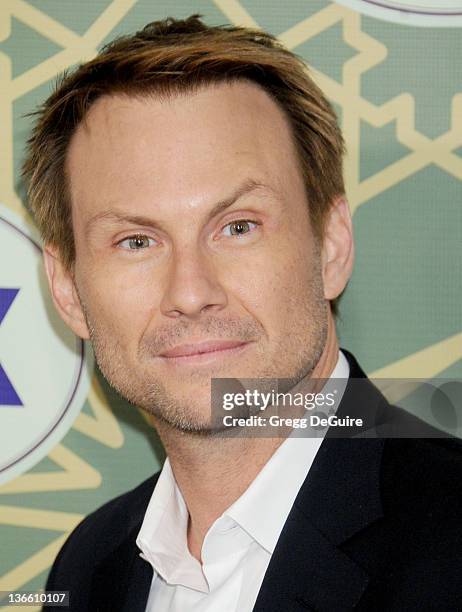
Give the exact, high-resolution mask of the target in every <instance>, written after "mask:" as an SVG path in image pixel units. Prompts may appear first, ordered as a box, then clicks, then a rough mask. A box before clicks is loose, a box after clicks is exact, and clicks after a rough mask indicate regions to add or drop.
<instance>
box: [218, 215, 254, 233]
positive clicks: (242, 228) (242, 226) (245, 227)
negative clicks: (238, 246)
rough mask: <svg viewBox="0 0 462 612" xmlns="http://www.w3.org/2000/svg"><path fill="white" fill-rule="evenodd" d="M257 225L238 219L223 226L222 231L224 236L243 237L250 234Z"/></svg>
mask: <svg viewBox="0 0 462 612" xmlns="http://www.w3.org/2000/svg"><path fill="white" fill-rule="evenodd" d="M257 225H258V223H256V222H255V221H250V219H238V220H236V221H231V223H228V224H227V225H225V227H224V228H223V231H224V233H225V235H226V236H243V235H244V234H248V233H249V232H251V231H252V229H254V228H255V227H257ZM228 230H229V232H228Z"/></svg>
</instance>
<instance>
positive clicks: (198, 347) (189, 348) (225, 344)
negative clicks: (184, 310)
mask: <svg viewBox="0 0 462 612" xmlns="http://www.w3.org/2000/svg"><path fill="white" fill-rule="evenodd" d="M249 344H250V342H243V341H242V340H207V341H205V342H197V343H188V344H181V345H178V346H175V347H174V348H172V349H169V350H168V351H164V352H163V353H161V354H160V355H159V357H160V358H161V359H162V361H164V362H165V363H169V364H172V365H175V364H176V365H183V364H184V365H187V364H191V365H199V364H206V363H211V362H214V361H219V360H221V359H224V358H227V357H232V356H237V355H239V354H240V353H241V352H243V351H244V350H245V348H246V347H247V346H249Z"/></svg>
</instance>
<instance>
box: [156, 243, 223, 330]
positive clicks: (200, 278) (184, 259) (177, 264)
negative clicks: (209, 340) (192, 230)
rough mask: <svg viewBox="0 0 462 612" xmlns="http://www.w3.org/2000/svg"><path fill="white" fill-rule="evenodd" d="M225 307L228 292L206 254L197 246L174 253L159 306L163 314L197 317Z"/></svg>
mask: <svg viewBox="0 0 462 612" xmlns="http://www.w3.org/2000/svg"><path fill="white" fill-rule="evenodd" d="M226 304H227V296H226V292H225V290H224V288H223V287H222V286H221V284H220V282H219V280H218V278H217V274H216V270H215V268H214V266H213V264H212V262H211V261H210V257H208V256H207V254H206V253H203V252H201V250H200V248H198V247H197V246H195V247H188V248H187V249H186V248H182V249H181V250H180V249H178V250H177V251H174V252H173V253H172V258H171V260H170V262H169V269H168V271H167V279H166V284H165V291H164V294H163V296H162V300H161V304H160V310H161V312H162V314H164V315H166V316H168V317H173V318H178V317H180V316H181V315H184V316H186V317H190V318H197V317H198V316H200V314H201V313H202V312H205V311H218V310H221V309H222V308H224V307H225V306H226Z"/></svg>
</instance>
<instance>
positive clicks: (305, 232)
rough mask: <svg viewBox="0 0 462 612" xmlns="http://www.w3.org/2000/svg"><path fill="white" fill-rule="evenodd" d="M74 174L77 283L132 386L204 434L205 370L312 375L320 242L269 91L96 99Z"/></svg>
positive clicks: (318, 342)
mask: <svg viewBox="0 0 462 612" xmlns="http://www.w3.org/2000/svg"><path fill="white" fill-rule="evenodd" d="M67 170H68V175H69V179H70V193H71V200H72V222H73V228H74V234H75V244H76V263H75V285H76V289H77V291H78V295H79V297H80V302H81V304H82V308H83V310H84V313H85V319H86V322H87V327H88V332H89V335H90V337H91V339H92V342H93V346H94V350H95V355H96V359H97V361H98V364H99V366H100V368H101V370H102V372H103V374H104V375H105V376H106V378H107V379H108V380H109V382H110V383H111V384H112V385H113V386H114V387H115V388H116V389H117V390H118V391H119V392H120V393H121V394H122V395H123V396H124V397H126V398H127V399H128V400H130V401H131V402H133V403H135V404H137V405H139V406H141V407H143V408H144V409H145V410H147V411H149V412H150V413H152V414H154V415H156V416H157V417H158V418H161V419H163V420H164V421H167V422H169V423H171V424H172V425H174V426H175V427H177V428H179V429H182V430H187V431H193V430H195V431H198V430H202V431H205V430H207V423H208V421H209V419H210V379H211V378H212V377H236V378H260V377H262V378H263V377H269V378H276V377H281V378H282V377H285V378H293V379H294V380H295V381H297V380H299V379H300V378H301V377H302V376H305V375H306V374H309V373H310V372H311V371H312V369H313V368H314V366H315V365H316V363H317V362H318V360H319V358H320V356H321V353H322V351H323V348H324V344H325V339H326V330H327V314H328V302H327V301H326V300H325V299H324V294H323V286H322V275H321V261H320V252H319V248H318V247H317V245H316V242H315V240H314V237H313V233H312V229H311V227H310V222H309V217H308V211H307V205H308V204H307V202H306V196H305V192H304V187H303V180H302V176H301V173H300V170H299V167H298V164H297V157H296V152H295V147H294V144H293V142H292V140H291V136H290V130H289V127H288V124H287V121H286V119H285V117H284V115H283V113H282V112H281V110H280V109H279V108H278V106H277V105H276V104H275V102H274V101H272V100H271V98H270V97H269V96H268V95H267V94H266V93H265V92H264V91H263V90H262V89H261V88H259V87H258V86H256V85H254V84H251V83H248V82H244V81H240V82H234V83H232V84H220V85H215V86H213V87H206V88H203V89H201V90H200V91H198V92H196V93H194V94H190V93H188V94H183V95H181V96H175V97H173V98H171V99H169V100H165V99H164V100H160V99H156V98H155V96H152V97H146V98H143V99H140V98H129V97H123V96H114V97H105V98H102V99H100V100H99V101H97V102H96V103H95V105H94V106H93V107H92V109H91V110H90V112H89V114H88V117H87V120H86V121H85V123H84V124H82V125H81V126H80V127H79V128H78V130H77V132H76V134H75V135H74V137H73V140H72V142H71V145H70V148H69V153H68V159H67ZM207 343H209V344H207ZM212 349H215V350H212ZM200 351H205V352H201V353H200Z"/></svg>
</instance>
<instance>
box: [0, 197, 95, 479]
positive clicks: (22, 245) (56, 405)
mask: <svg viewBox="0 0 462 612" xmlns="http://www.w3.org/2000/svg"><path fill="white" fill-rule="evenodd" d="M87 353H88V351H87V349H86V346H85V344H84V343H83V342H82V341H81V340H80V339H78V338H76V337H75V336H74V335H73V334H72V332H70V331H69V330H68V329H67V328H66V327H65V325H64V323H62V322H61V320H60V319H59V317H58V315H57V314H56V312H55V310H54V308H53V305H52V304H51V299H50V297H49V293H48V288H47V282H46V278H45V272H44V269H43V263H42V253H41V248H40V244H39V241H38V239H37V237H36V236H35V235H34V233H33V232H32V231H31V229H30V228H28V227H27V226H26V225H25V224H24V223H23V222H22V221H21V220H20V219H19V218H18V217H17V216H16V215H14V214H13V213H12V212H11V211H10V210H9V209H7V208H6V207H5V206H2V205H0V484H1V483H4V482H6V481H8V480H11V479H12V478H14V477H15V476H17V475H19V474H21V473H22V472H24V471H26V470H27V469H29V468H31V467H32V466H33V465H35V464H36V463H37V462H38V461H40V459H42V458H43V457H44V456H45V455H46V454H47V453H48V452H49V451H50V450H51V449H52V448H53V446H54V445H56V444H57V443H58V442H59V441H60V440H61V439H62V438H63V436H64V435H65V434H66V432H67V431H68V429H69V428H70V426H71V425H72V423H73V421H74V419H75V417H76V416H77V414H78V412H79V411H80V408H81V407H82V405H83V402H84V401H85V398H86V395H87V392H88V387H89V379H90V376H89V373H91V370H92V365H93V364H92V357H91V355H87Z"/></svg>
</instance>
